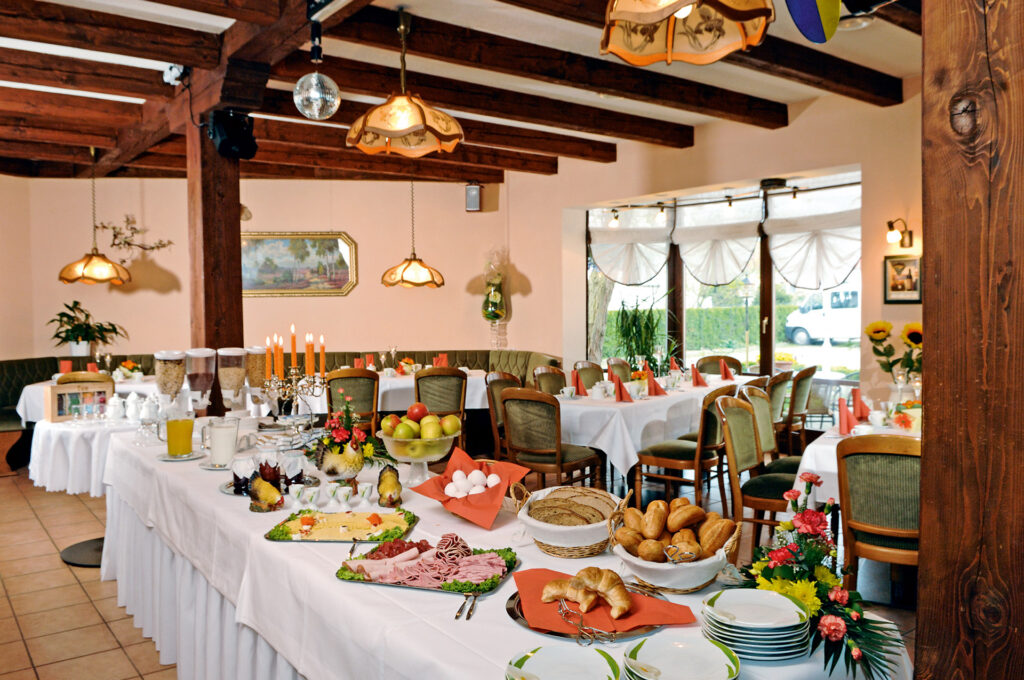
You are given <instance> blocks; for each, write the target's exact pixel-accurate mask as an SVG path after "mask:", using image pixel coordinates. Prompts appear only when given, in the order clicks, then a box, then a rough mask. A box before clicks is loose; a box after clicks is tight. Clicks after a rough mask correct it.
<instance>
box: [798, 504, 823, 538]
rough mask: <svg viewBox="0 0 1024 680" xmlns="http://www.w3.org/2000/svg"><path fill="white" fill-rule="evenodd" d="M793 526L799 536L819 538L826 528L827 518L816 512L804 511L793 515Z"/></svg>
mask: <svg viewBox="0 0 1024 680" xmlns="http://www.w3.org/2000/svg"><path fill="white" fill-rule="evenodd" d="M793 526H795V527H796V530H797V531H799V532H800V533H801V534H810V535H811V536H820V535H821V534H823V533H824V532H825V530H826V529H827V528H828V516H827V515H826V514H825V513H823V512H818V511H817V510H804V511H803V512H799V513H797V514H795V515H793Z"/></svg>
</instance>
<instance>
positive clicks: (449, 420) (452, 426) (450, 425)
mask: <svg viewBox="0 0 1024 680" xmlns="http://www.w3.org/2000/svg"><path fill="white" fill-rule="evenodd" d="M441 429H442V430H444V433H445V434H446V435H449V436H450V435H453V434H455V433H456V432H458V431H459V430H461V429H462V421H461V420H459V417H458V416H457V415H450V416H445V417H444V418H442V419H441Z"/></svg>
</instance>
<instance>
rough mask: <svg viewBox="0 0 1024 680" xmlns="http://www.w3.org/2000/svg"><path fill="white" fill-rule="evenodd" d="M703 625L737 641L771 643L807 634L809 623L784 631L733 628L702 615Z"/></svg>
mask: <svg viewBox="0 0 1024 680" xmlns="http://www.w3.org/2000/svg"><path fill="white" fill-rule="evenodd" d="M703 621H704V625H705V626H706V627H708V628H711V629H712V630H715V631H718V632H720V633H722V634H723V635H728V636H730V637H732V638H736V640H739V641H749V640H755V641H762V640H766V641H770V642H771V643H773V644H774V643H785V642H786V641H787V640H794V639H797V638H801V637H804V636H806V635H807V631H808V628H809V625H810V624H807V623H805V624H802V625H800V626H796V627H794V628H791V629H788V630H786V631H785V632H776V631H773V630H769V629H760V630H758V629H756V628H735V627H733V626H729V625H728V624H724V623H722V622H721V621H719V620H717V619H715V618H713V617H711V616H705V617H703Z"/></svg>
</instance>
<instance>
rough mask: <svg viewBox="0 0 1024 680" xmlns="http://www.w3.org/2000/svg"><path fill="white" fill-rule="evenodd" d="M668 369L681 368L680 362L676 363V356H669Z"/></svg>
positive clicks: (675, 369)
mask: <svg viewBox="0 0 1024 680" xmlns="http://www.w3.org/2000/svg"><path fill="white" fill-rule="evenodd" d="M668 369H669V370H670V371H678V370H680V368H679V364H677V363H676V358H675V357H669V358H668Z"/></svg>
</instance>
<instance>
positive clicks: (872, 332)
mask: <svg viewBox="0 0 1024 680" xmlns="http://www.w3.org/2000/svg"><path fill="white" fill-rule="evenodd" d="M864 332H865V333H867V336H868V337H869V338H870V339H871V340H873V341H874V342H882V341H883V340H885V339H886V338H888V337H889V333H891V332H892V324H891V323H889V322H888V321H872V322H871V323H869V324H868V325H867V327H866V328H865V329H864Z"/></svg>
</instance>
